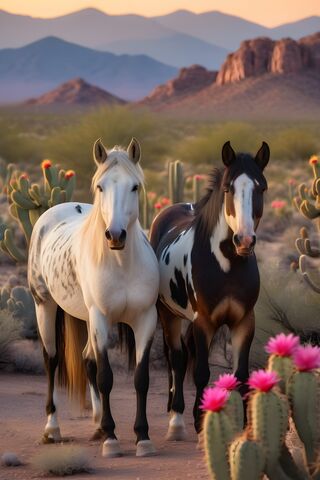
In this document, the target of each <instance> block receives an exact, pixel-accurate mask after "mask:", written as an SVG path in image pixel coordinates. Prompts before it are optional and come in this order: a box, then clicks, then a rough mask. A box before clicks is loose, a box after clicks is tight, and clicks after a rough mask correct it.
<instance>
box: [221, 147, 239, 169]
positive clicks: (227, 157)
mask: <svg viewBox="0 0 320 480" xmlns="http://www.w3.org/2000/svg"><path fill="white" fill-rule="evenodd" d="M235 159H236V154H235V153H234V150H233V148H232V147H231V144H230V141H228V142H226V143H225V144H224V145H223V147H222V161H223V163H224V164H225V166H226V167H230V165H231V163H233V162H234V161H235Z"/></svg>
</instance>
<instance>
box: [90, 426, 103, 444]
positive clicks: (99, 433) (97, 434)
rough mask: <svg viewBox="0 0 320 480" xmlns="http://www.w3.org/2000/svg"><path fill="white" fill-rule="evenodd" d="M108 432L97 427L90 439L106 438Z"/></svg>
mask: <svg viewBox="0 0 320 480" xmlns="http://www.w3.org/2000/svg"><path fill="white" fill-rule="evenodd" d="M106 438H107V434H106V432H104V431H103V430H102V429H101V428H97V430H96V431H95V432H94V434H93V435H92V436H91V437H90V440H91V441H93V442H95V441H98V440H106Z"/></svg>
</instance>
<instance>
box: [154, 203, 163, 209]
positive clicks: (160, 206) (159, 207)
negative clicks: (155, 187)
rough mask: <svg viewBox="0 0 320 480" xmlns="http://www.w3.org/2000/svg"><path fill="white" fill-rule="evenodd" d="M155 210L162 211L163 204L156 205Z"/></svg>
mask: <svg viewBox="0 0 320 480" xmlns="http://www.w3.org/2000/svg"><path fill="white" fill-rule="evenodd" d="M154 208H155V209H156V210H161V208H162V204H161V203H160V202H157V203H155V204H154Z"/></svg>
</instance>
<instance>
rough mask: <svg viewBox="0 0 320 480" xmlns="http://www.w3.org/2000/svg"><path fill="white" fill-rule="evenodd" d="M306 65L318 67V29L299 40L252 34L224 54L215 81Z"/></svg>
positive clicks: (226, 81)
mask: <svg viewBox="0 0 320 480" xmlns="http://www.w3.org/2000/svg"><path fill="white" fill-rule="evenodd" d="M306 68H307V69H308V68H311V69H319V68H320V32H318V33H316V34H314V35H310V36H308V37H304V38H302V39H301V40H300V41H295V40H292V39H290V38H285V39H282V40H279V41H273V40H270V39H269V38H256V39H254V40H247V41H245V42H242V43H241V46H240V48H239V49H238V50H237V51H236V52H234V53H231V54H230V55H228V57H227V59H226V61H225V62H224V64H223V65H222V67H221V69H220V71H219V73H218V76H217V80H216V83H217V85H224V84H226V83H233V82H237V81H239V80H243V79H245V78H248V77H253V76H258V75H262V74H264V73H276V74H282V73H296V72H299V71H301V70H303V69H306Z"/></svg>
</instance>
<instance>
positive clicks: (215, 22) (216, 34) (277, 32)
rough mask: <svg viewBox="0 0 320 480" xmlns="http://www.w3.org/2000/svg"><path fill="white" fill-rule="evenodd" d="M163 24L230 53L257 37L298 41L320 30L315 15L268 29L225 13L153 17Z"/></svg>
mask: <svg viewBox="0 0 320 480" xmlns="http://www.w3.org/2000/svg"><path fill="white" fill-rule="evenodd" d="M153 20H156V21H157V22H158V24H159V25H161V26H163V27H166V28H171V29H172V30H175V31H178V32H180V33H188V35H193V36H194V37H197V38H200V39H201V40H203V41H205V42H209V43H213V44H215V45H220V46H221V47H224V48H226V49H228V50H233V49H235V48H238V46H239V44H240V42H242V41H243V40H247V39H249V38H254V37H270V38H272V39H275V40H276V39H280V38H283V37H292V38H294V39H298V38H300V37H303V36H305V35H310V34H311V33H315V32H317V31H319V30H320V17H319V16H313V17H309V18H305V19H302V20H299V21H297V22H292V23H287V24H283V25H280V26H278V27H276V28H267V27H264V26H263V25H259V24H257V23H254V22H249V21H248V20H245V19H242V18H240V17H237V16H234V15H227V14H225V13H221V12H216V11H213V12H205V13H199V14H196V13H192V12H189V11H187V10H178V11H176V12H173V13H170V14H169V15H163V16H159V17H153Z"/></svg>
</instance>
